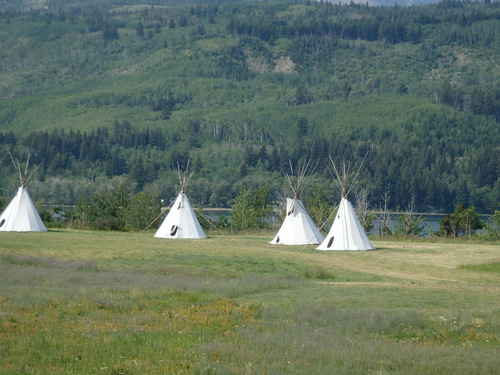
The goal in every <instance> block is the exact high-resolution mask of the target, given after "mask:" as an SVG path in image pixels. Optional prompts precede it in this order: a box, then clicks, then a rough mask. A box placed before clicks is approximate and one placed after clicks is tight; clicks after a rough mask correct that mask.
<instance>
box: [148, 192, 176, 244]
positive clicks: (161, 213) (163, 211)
mask: <svg viewBox="0 0 500 375" xmlns="http://www.w3.org/2000/svg"><path fill="white" fill-rule="evenodd" d="M174 202H175V201H172V203H170V204H169V205H168V207H167V208H165V209H164V210H162V211H161V212H160V214H159V215H158V216H157V217H156V218H155V219H154V220H153V221H152V222H151V223H149V225H148V226H147V227H146V228H144V229H143V230H142V231H141V233H139V236H140V235H141V234H143V233H144V232H145V231H146V230H148V228H149V227H150V226H151V225H153V224H154V223H155V222H156V220H158V219H159V218H160V216H161V215H163V214H164V213H165V212H167V211H168V209H169V208H170V207H171V206H172V204H174Z"/></svg>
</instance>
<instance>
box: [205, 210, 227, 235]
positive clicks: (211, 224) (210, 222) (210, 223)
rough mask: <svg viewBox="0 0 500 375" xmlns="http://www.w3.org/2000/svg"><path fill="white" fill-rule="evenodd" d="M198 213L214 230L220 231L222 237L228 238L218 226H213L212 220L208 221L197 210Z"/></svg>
mask: <svg viewBox="0 0 500 375" xmlns="http://www.w3.org/2000/svg"><path fill="white" fill-rule="evenodd" d="M198 215H200V216H201V217H202V218H203V219H205V220H206V222H207V223H208V224H209V225H210V226H211V227H212V228H214V229H215V230H216V231H218V232H221V233H222V235H223V236H224V237H226V239H229V237H228V236H226V234H225V233H224V232H223V231H221V230H220V229H219V228H217V227H216V226H215V224H214V223H212V221H210V220H209V219H208V218H206V217H205V216H204V215H203V214H201V213H199V212H198Z"/></svg>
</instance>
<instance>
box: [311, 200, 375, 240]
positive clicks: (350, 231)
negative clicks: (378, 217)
mask: <svg viewBox="0 0 500 375" xmlns="http://www.w3.org/2000/svg"><path fill="white" fill-rule="evenodd" d="M317 249H318V250H373V249H375V247H373V245H372V244H371V242H370V240H369V239H368V237H367V236H366V233H365V231H364V229H363V227H362V226H361V223H360V222H359V220H358V217H357V216H356V213H355V212H354V208H353V207H352V204H351V202H349V201H348V200H347V199H346V198H342V200H341V201H340V205H339V209H338V211H337V215H336V216H335V220H334V222H333V225H332V227H331V228H330V232H328V235H327V236H326V239H325V240H324V241H323V243H322V244H321V245H320V246H319V247H317Z"/></svg>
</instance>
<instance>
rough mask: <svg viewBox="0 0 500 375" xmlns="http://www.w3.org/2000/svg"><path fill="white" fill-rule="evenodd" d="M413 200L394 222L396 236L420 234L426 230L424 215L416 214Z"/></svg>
mask: <svg viewBox="0 0 500 375" xmlns="http://www.w3.org/2000/svg"><path fill="white" fill-rule="evenodd" d="M413 202H414V201H413V199H412V202H411V203H410V204H409V205H408V207H407V208H406V211H405V212H404V213H400V214H398V215H397V216H396V220H395V223H394V234H395V235H396V236H405V237H409V236H420V235H421V233H422V231H423V230H424V226H423V225H421V224H422V223H423V222H424V220H425V219H424V217H423V216H422V215H417V214H415V211H414V207H415V206H414V203H413Z"/></svg>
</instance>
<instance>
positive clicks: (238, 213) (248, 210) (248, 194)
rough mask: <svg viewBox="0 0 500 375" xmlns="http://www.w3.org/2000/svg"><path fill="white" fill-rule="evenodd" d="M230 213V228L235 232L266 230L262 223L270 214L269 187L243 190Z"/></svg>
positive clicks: (265, 224) (266, 225)
mask: <svg viewBox="0 0 500 375" xmlns="http://www.w3.org/2000/svg"><path fill="white" fill-rule="evenodd" d="M232 208H233V210H232V213H231V226H232V228H233V229H236V230H247V229H258V228H266V227H268V224H267V223H266V222H265V221H264V219H265V218H266V217H268V216H269V214H270V213H271V204H270V202H269V186H265V185H264V186H261V187H259V188H258V189H257V190H252V189H243V190H241V192H240V194H239V195H238V196H237V197H236V198H235V200H234V204H233V207H232Z"/></svg>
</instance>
